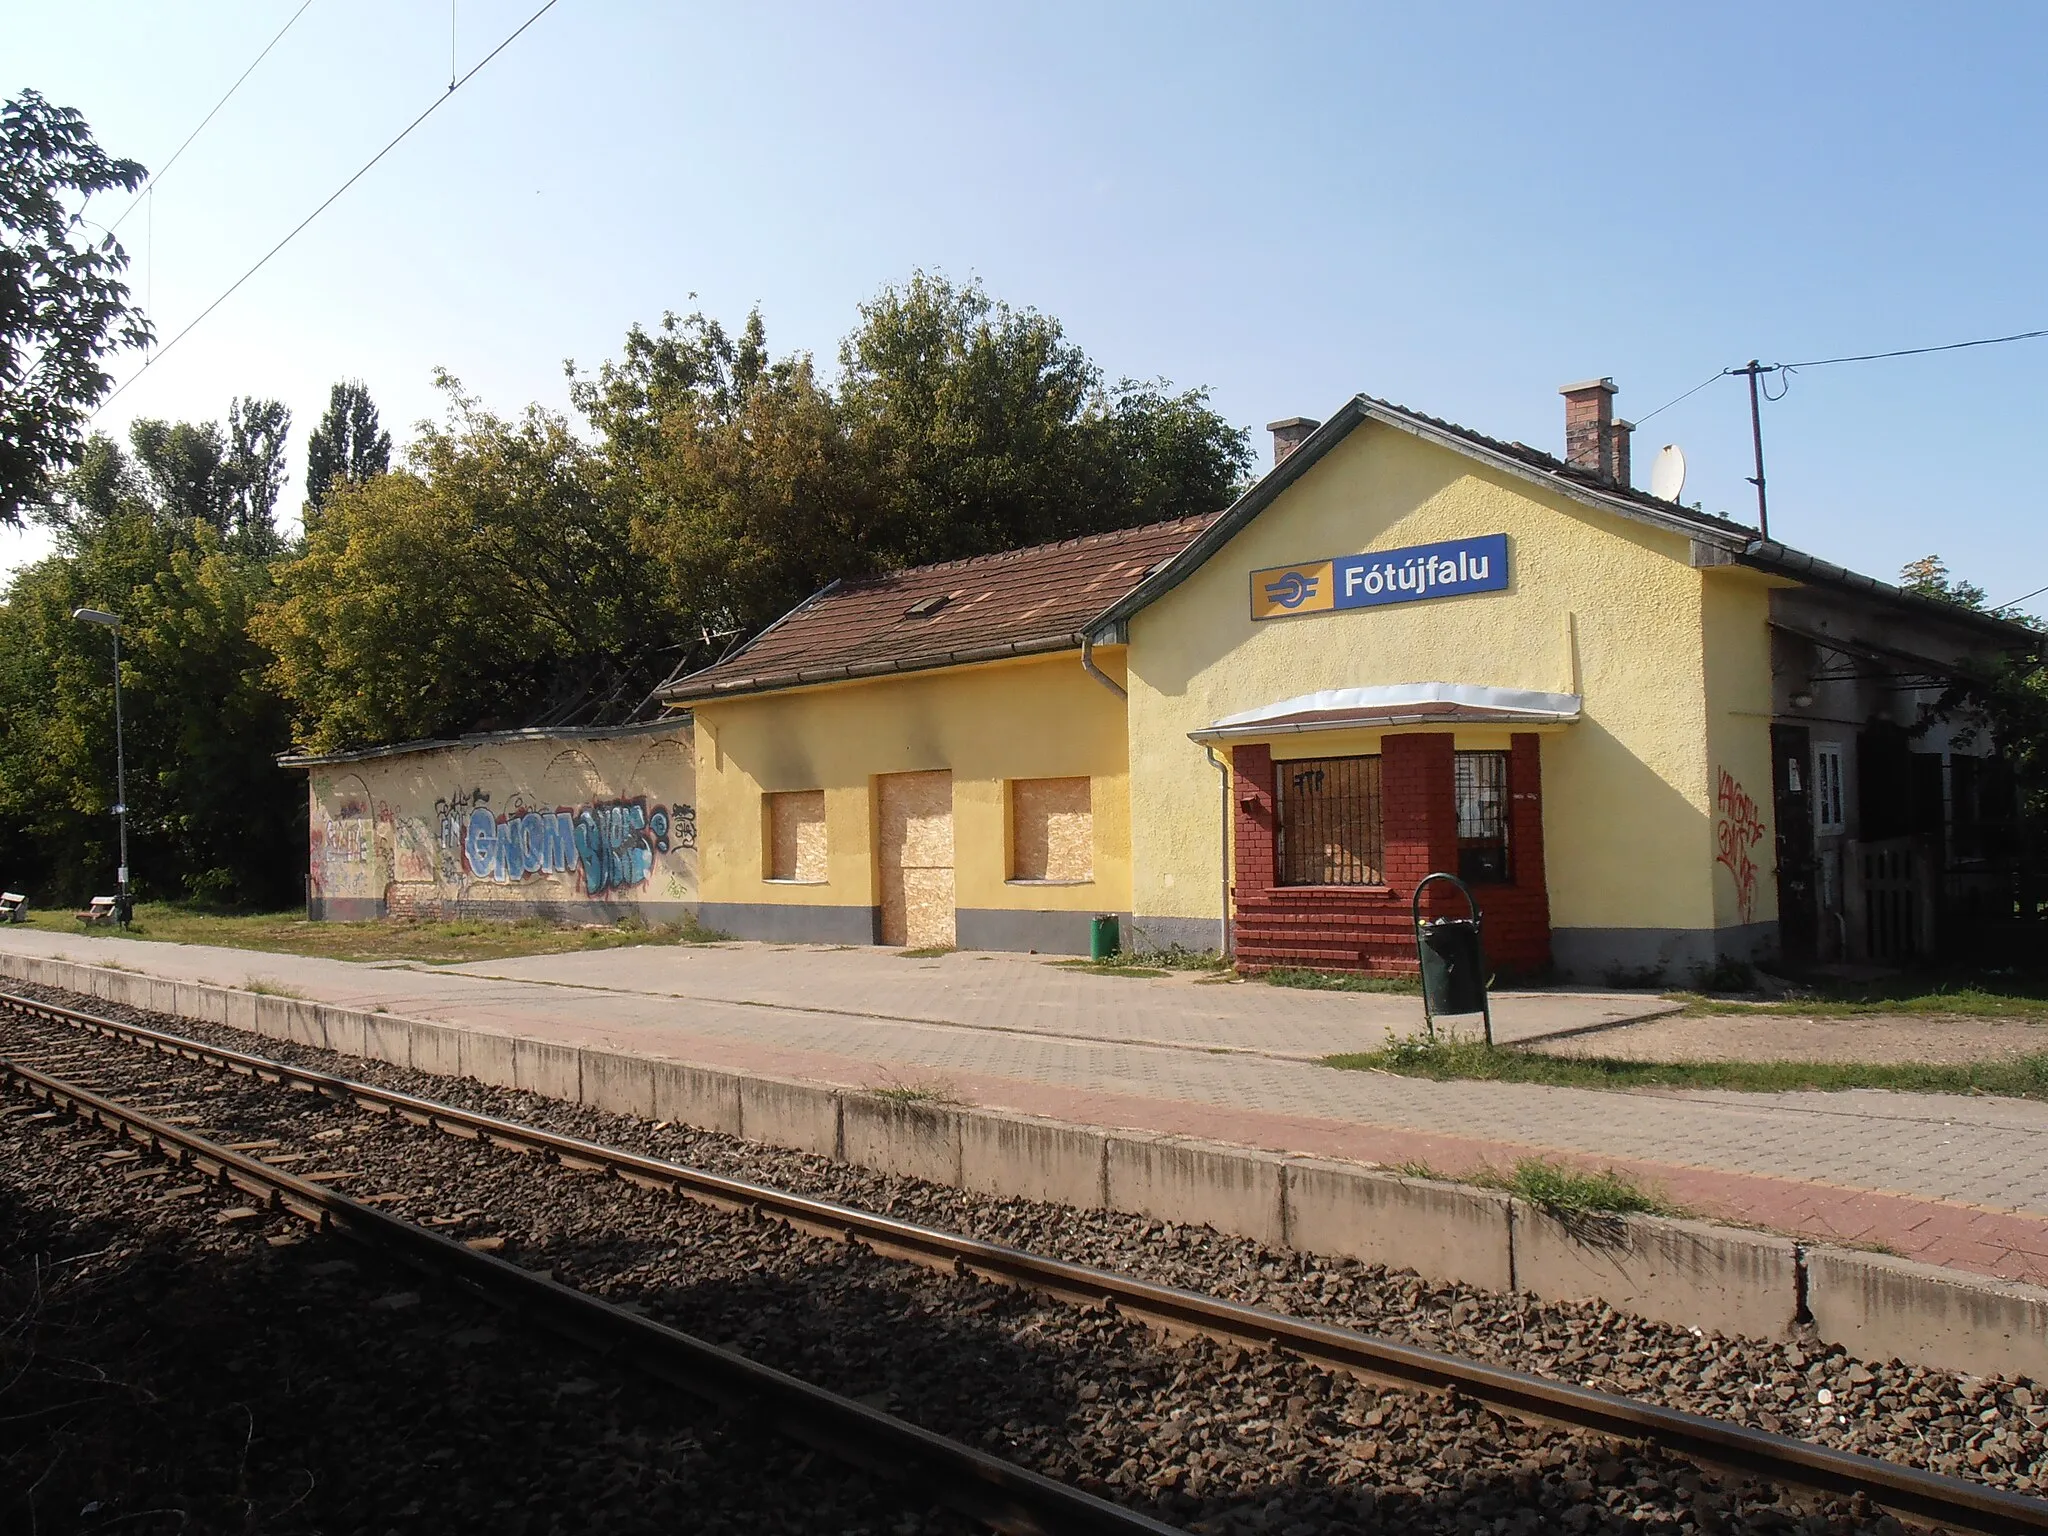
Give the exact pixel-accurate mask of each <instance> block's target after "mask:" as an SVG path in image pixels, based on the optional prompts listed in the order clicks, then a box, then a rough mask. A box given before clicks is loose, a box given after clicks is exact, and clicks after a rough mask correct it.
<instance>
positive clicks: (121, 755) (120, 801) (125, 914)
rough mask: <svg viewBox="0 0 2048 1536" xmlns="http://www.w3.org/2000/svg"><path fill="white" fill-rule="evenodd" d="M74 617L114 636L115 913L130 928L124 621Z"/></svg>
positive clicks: (96, 611)
mask: <svg viewBox="0 0 2048 1536" xmlns="http://www.w3.org/2000/svg"><path fill="white" fill-rule="evenodd" d="M71 617H72V618H74V619H76V620H77V621H78V622H79V623H81V624H94V625H97V626H99V627H100V628H101V629H106V630H111V631H112V632H113V636H114V815H115V816H116V817H117V818H118V819H119V821H120V825H121V866H120V870H119V873H118V875H117V877H116V884H117V885H118V886H119V887H120V894H119V896H118V898H117V903H118V904H117V905H116V907H115V909H114V911H115V915H116V917H117V918H118V919H119V920H120V924H121V926H122V927H123V928H126V927H127V926H128V921H129V914H130V912H131V911H132V910H133V905H132V903H131V901H130V899H129V896H128V748H127V744H126V743H125V742H124V741H123V740H122V739H121V620H120V616H119V615H117V614H112V613H108V612H106V611H105V610H104V609H101V608H74V609H72V611H71Z"/></svg>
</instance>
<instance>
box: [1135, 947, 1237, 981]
mask: <svg viewBox="0 0 2048 1536" xmlns="http://www.w3.org/2000/svg"><path fill="white" fill-rule="evenodd" d="M1131 958H1132V959H1134V960H1136V961H1138V962H1139V963H1140V964H1143V965H1156V966H1159V967H1161V968H1162V969H1165V970H1169V971H1230V972H1232V973H1233V974H1234V973H1235V972H1236V969H1237V965H1236V962H1235V961H1233V960H1232V959H1231V958H1230V956H1228V955H1219V954H1217V953H1216V951H1215V950H1213V949H1189V948H1187V947H1186V946H1185V945H1181V944H1169V945H1167V946H1166V948H1164V949H1140V950H1133V951H1131Z"/></svg>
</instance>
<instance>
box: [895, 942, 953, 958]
mask: <svg viewBox="0 0 2048 1536" xmlns="http://www.w3.org/2000/svg"><path fill="white" fill-rule="evenodd" d="M952 953H953V946H952V945H951V944H927V945H926V946H925V947H924V948H923V949H899V950H897V951H896V958H897V959H898V960H936V959H938V958H939V956H941V955H950V954H952Z"/></svg>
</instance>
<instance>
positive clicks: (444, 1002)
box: [0, 930, 2048, 1283]
mask: <svg viewBox="0 0 2048 1536" xmlns="http://www.w3.org/2000/svg"><path fill="white" fill-rule="evenodd" d="M0 948H5V949H10V950H19V951H23V952H27V953H35V954H42V955H48V956H53V957H58V958H64V959H71V960H80V961H85V962H88V963H90V962H95V961H96V962H100V963H106V962H108V961H113V962H115V963H118V964H120V965H122V966H125V967H127V968H129V969H131V970H138V971H143V972H147V973H150V974H154V975H159V976H167V977H173V978H176V979H179V980H187V981H207V982H213V983H216V984H220V985H227V986H246V985H248V984H250V983H251V982H252V981H256V982H260V983H263V984H267V985H270V986H272V987H282V988H285V989H289V990H290V991H292V992H294V993H297V994H299V995H303V996H306V997H311V998H318V999H321V1000H323V1001H327V1002H332V1003H337V1004H343V1005H349V1006H357V1007H365V1008H370V1007H383V1008H385V1009H387V1010H388V1011H390V1012H392V1013H396V1014H402V1015H407V1016H410V1017H415V1018H425V1019H433V1020H437V1021H440V1022H444V1023H449V1024H454V1025H458V1026H468V1027H476V1028H485V1029H491V1030H496V1031H502V1032H507V1033H518V1034H524V1035H531V1036H540V1037H546V1038H553V1039H559V1040H562V1041H564V1042H567V1043H573V1044H578V1045H589V1046H596V1047H601V1048H606V1049H612V1050H628V1051H639V1052H644V1053H647V1054H651V1055H659V1056H664V1057H671V1058H675V1059H679V1060H687V1061H692V1062H696V1063H698V1064H701V1065H705V1066H717V1067H725V1068H729V1069H737V1070H743V1071H745V1070H751V1071H757V1072H763V1073H768V1074H771V1075H775V1076H781V1077H796V1078H802V1079H807V1080H811V1081H820V1082H828V1083H834V1084H841V1085H848V1086H868V1087H878V1086H886V1085H892V1084H893V1085H898V1086H905V1087H930V1088H934V1089H938V1090H941V1091H943V1092H946V1093H948V1094H949V1095H951V1096H953V1097H955V1098H958V1099H960V1100H963V1101H965V1102H968V1103H973V1104H979V1105H983V1106H986V1107H989V1108H998V1109H1011V1110H1017V1111H1022V1112H1026V1113H1031V1114H1040V1115H1050V1116H1054V1117H1057V1118H1060V1119H1065V1120H1071V1121H1084V1122H1089V1123H1094V1124H1099V1125H1105V1126H1111V1127H1118V1128H1124V1129H1133V1130H1149V1131H1155V1132H1162V1133H1171V1134H1184V1135H1192V1136H1201V1137H1206V1138H1210V1139H1213V1140H1218V1141H1226V1142H1233V1143H1237V1144H1240V1145H1250V1146H1259V1147H1266V1148H1270V1149H1274V1150H1279V1151H1289V1152H1297V1153H1304V1154H1313V1155H1319V1156H1333V1157H1346V1158H1354V1159H1358V1160H1362V1161H1367V1162H1376V1163H1382V1164H1389V1165H1399V1164H1407V1163H1427V1164H1428V1165H1430V1166H1431V1167H1433V1168H1435V1169H1438V1170H1440V1171H1442V1172H1445V1173H1450V1174H1456V1173H1460V1172H1464V1171H1466V1170H1469V1169H1471V1168H1473V1167H1475V1166H1477V1165H1479V1164H1482V1163H1492V1164H1496V1165H1506V1164H1510V1163H1512V1162H1513V1161H1514V1160H1515V1159H1517V1158H1520V1157H1526V1156H1530V1155H1532V1154H1539V1153H1540V1154H1545V1155H1550V1156H1562V1157H1567V1158H1571V1159H1574V1160H1577V1161H1581V1162H1587V1163H1593V1164H1596V1165H1600V1166H1609V1165H1611V1166H1613V1167H1616V1168H1620V1169H1625V1170H1627V1171H1629V1172H1631V1173H1634V1174H1635V1175H1636V1176H1638V1177H1639V1178H1642V1179H1644V1180H1646V1181H1649V1182H1651V1183H1654V1184H1656V1185H1658V1186H1661V1187H1662V1188H1663V1189H1664V1190H1665V1191H1667V1192H1668V1193H1669V1194H1670V1195H1671V1196H1672V1198H1674V1199H1675V1200H1677V1201H1678V1202H1679V1203H1681V1204H1684V1205H1686V1206H1689V1207H1691V1208H1693V1209H1696V1210H1698V1211H1700V1212H1702V1213H1703V1214H1710V1215H1715V1216H1719V1217H1723V1218H1727V1219H1733V1220H1739V1221H1747V1222H1752V1223H1755V1224H1757V1225H1761V1226H1766V1227H1771V1228H1774V1229H1777V1230H1780V1231H1788V1232H1795V1233H1801V1234H1804V1235H1808V1236H1813V1237H1820V1238H1829V1239H1834V1240H1839V1241H1852V1242H1865V1243H1880V1244H1882V1245H1884V1246H1886V1247H1888V1248H1891V1249H1893V1250H1894V1251H1897V1252H1900V1253H1903V1254H1906V1255H1908V1256H1910V1257H1915V1258H1920V1259H1924V1260H1927V1261H1929V1262H1934V1263H1946V1264H1954V1265H1957V1266H1959V1267H1962V1268H1967V1269H1972V1270H1976V1271H1978V1272H1981V1273H1986V1274H1996V1275H2001V1276H2004V1277H2006V1278H2009V1279H2023V1280H2031V1281H2034V1282H2037V1283H2048V1104H2039V1103H2033V1102H2029V1101H2018V1100H2010V1099H1988V1098H1962V1097H1951V1096H1943V1095H1921V1094H1886V1093H1870V1092H1854V1093H1840V1094H1821V1093H1792V1094H1733V1093H1711V1092H1672V1091H1646V1092H1636V1093H1603V1092H1595V1091H1590V1090H1580V1089H1566V1088H1549V1087H1542V1086H1537V1085H1531V1084H1509V1083H1478V1082H1453V1083H1432V1082H1426V1081H1421V1080H1418V1079H1413V1078H1404V1077H1396V1076H1392V1075H1387V1074H1380V1073H1370V1072H1345V1071H1337V1070H1333V1069H1330V1068H1326V1067H1321V1066H1318V1065H1316V1064H1315V1058H1317V1057H1320V1056H1323V1055H1326V1054H1329V1053H1331V1052H1334V1051H1340V1050H1357V1049H1369V1048H1371V1047H1373V1046H1376V1045H1378V1044H1380V1043H1382V1042H1383V1041H1384V1040H1385V1039H1386V1037H1387V1035H1388V1033H1389V1032H1390V1031H1391V1032H1394V1033H1396V1034H1400V1033H1406V1032H1409V1031H1411V1030H1413V1029H1414V1028H1415V1027H1416V1026H1417V1024H1419V1022H1420V1007H1419V1003H1418V1001H1417V1000H1416V999H1415V998H1413V997H1411V996H1401V995H1390V994H1370V993H1364V994H1361V993H1316V992H1299V991H1290V990H1285V989H1280V988H1274V987H1268V986H1264V985H1260V984H1245V983H1231V982H1217V981H1212V980H1211V981H1205V980H1202V979H1198V978H1196V977H1192V976H1178V975H1177V976H1172V977H1167V978H1160V979H1136V978H1123V977H1106V976H1096V975H1090V974H1086V973H1082V972H1076V971H1073V970H1070V969H1063V968H1061V967H1058V966H1056V965H1053V964H1050V963H1048V962H1047V961H1045V960H1044V959H1042V958H1039V957H1033V956H1024V955H976V954H955V955H946V956H942V957H938V958H935V959H928V960H910V959H904V958H902V957H900V956H898V955H896V954H895V953H893V952H891V951H888V950H874V949H848V950H830V949H800V948H795V947H789V946H773V945H759V944H732V945H718V946H708V947H700V948H681V947H669V946H645V947H640V948H634V949H620V950H603V951H588V952H583V953H578V954H572V955H556V956H546V957H534V958H529V959H522V960H511V961H495V962H486V963H480V964H474V965H466V966H456V967H420V966H404V965H393V964H389V963H384V964H377V965H361V964H352V963H349V962H345V961H335V960H318V959H307V958H302V957H297V956H288V955H273V954H264V953H258V952H253V951H246V950H229V949H211V948H202V947H197V946H184V945H169V944H157V943H150V942H146V941H142V940H123V939H115V938H101V937H93V938H87V937H84V936H77V937H74V936H70V935H63V934H47V933H41V932H33V931H26V932H25V931H20V930H15V931H10V932H0ZM1660 1006H1661V1005H1659V1004H1658V1003H1657V1002H1656V1000H1654V999H1648V1000H1646V999H1644V998H1643V997H1642V996H1641V995H1629V994H1572V993H1524V994H1510V995H1505V996H1503V997H1501V998H1500V999H1498V1004H1497V1007H1496V1011H1495V1019H1496V1025H1497V1029H1498V1032H1499V1034H1500V1035H1501V1037H1502V1038H1504V1039H1536V1038H1543V1037H1552V1038H1559V1037H1562V1038H1569V1037H1570V1036H1571V1034H1572V1033H1573V1032H1575V1031H1579V1030H1584V1029H1599V1028H1604V1027H1609V1026H1612V1025H1615V1024H1619V1023H1622V1022H1624V1021H1626V1020H1628V1019H1630V1018H1637V1017H1641V1016H1642V1015H1643V1014H1644V1013H1645V1012H1649V1011H1655V1010H1657V1009H1658V1008H1659V1007H1660Z"/></svg>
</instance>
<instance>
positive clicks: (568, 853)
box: [439, 790, 697, 896]
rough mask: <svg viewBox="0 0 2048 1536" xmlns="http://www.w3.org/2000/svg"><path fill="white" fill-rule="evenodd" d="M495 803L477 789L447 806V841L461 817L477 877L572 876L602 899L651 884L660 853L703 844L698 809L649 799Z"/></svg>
mask: <svg viewBox="0 0 2048 1536" xmlns="http://www.w3.org/2000/svg"><path fill="white" fill-rule="evenodd" d="M489 798H490V797H489V796H487V795H485V794H484V793H483V792H482V791H481V790H476V791H472V792H471V794H470V795H468V796H455V797H451V799H450V800H448V801H443V802H441V806H440V807H439V809H440V811H441V818H442V826H443V829H444V830H443V841H444V843H446V841H447V840H448V838H449V835H450V831H451V830H452V828H453V826H454V825H455V824H456V823H457V817H458V816H459V817H460V822H459V825H460V828H461V831H460V850H461V859H462V864H463V868H464V871H465V872H466V873H467V874H468V875H469V876H470V877H471V878H472V879H476V880H489V881H491V882H493V883H494V884H498V885H511V884H515V883H517V882H519V881H522V880H528V879H533V878H537V877H542V876H548V875H572V876H575V877H576V878H577V880H578V883H579V884H580V885H581V887H582V889H583V893H584V894H585V895H586V896H602V895H605V894H607V893H609V892H613V891H624V890H630V889H632V888H634V887H636V886H642V885H645V884H646V883H647V882H648V880H649V879H650V878H651V877H652V876H653V874H654V869H655V860H656V858H657V857H658V856H659V855H662V854H666V853H671V852H676V851H678V850H681V849H684V848H694V847H696V846H697V812H696V808H695V807H694V806H688V805H676V806H667V805H653V804H650V803H649V802H648V800H647V798H646V797H645V796H644V795H643V796H640V797H638V798H635V799H631V800H600V801H595V802H593V803H591V804H588V805H581V806H557V807H555V808H554V809H552V810H548V809H543V808H537V807H536V808H531V809H521V808H515V809H513V810H510V811H508V812H506V813H504V814H502V815H501V814H497V813H495V812H493V811H492V809H491V807H490V805H489V803H488V802H489ZM457 802H466V804H465V805H462V806H460V807H458V805H457Z"/></svg>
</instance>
